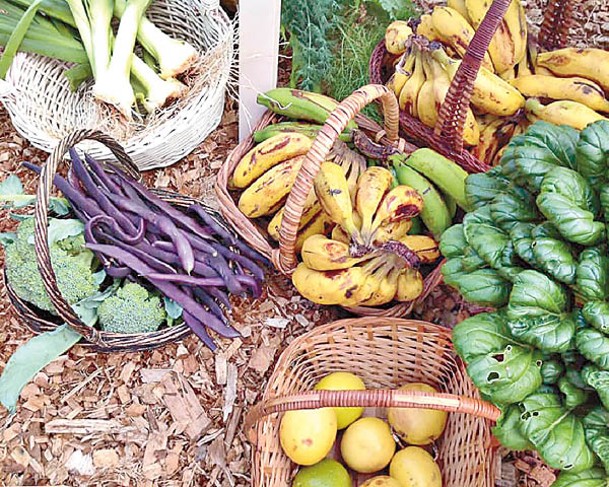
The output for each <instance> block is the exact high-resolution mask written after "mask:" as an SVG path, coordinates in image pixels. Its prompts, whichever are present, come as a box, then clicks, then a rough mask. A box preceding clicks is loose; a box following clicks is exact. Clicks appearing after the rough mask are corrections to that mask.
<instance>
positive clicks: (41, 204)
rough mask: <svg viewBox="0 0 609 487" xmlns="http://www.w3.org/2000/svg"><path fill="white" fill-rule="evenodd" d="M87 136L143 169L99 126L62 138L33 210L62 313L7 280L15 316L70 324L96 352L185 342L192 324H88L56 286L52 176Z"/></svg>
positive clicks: (45, 273) (166, 196) (40, 328)
mask: <svg viewBox="0 0 609 487" xmlns="http://www.w3.org/2000/svg"><path fill="white" fill-rule="evenodd" d="M85 139H90V140H95V141H98V142H101V143H102V144H104V145H106V146H107V147H108V148H109V149H110V150H111V151H112V152H113V154H114V155H115V156H116V158H117V159H118V163H115V164H116V165H117V166H118V167H120V168H121V169H122V170H123V171H126V172H128V173H129V174H130V175H131V176H133V177H136V178H138V179H139V172H138V170H137V168H136V166H135V165H134V164H133V163H132V161H131V159H130V158H129V156H128V155H127V154H126V153H125V151H124V150H123V148H122V147H121V146H120V145H119V144H118V142H116V141H115V140H114V139H112V138H111V137H109V136H107V135H105V134H103V133H101V132H98V131H95V130H80V131H76V132H73V133H72V134H70V135H69V136H67V137H65V138H64V139H62V140H61V141H60V142H59V144H58V145H57V146H56V147H55V149H54V150H53V152H52V153H51V154H50V155H49V157H48V159H47V161H46V164H45V165H44V167H43V169H42V173H41V175H40V184H39V186H38V191H37V201H36V208H35V218H36V224H35V228H36V233H35V248H36V257H37V260H38V267H39V269H40V272H41V275H42V277H43V282H44V285H45V288H46V290H47V292H48V293H49V297H50V298H51V302H52V303H53V305H54V306H55V308H56V310H57V314H58V316H53V315H51V314H50V313H44V312H41V311H40V310H38V308H36V307H34V306H32V305H31V304H30V303H28V302H26V301H24V300H22V299H20V298H19V297H18V296H17V295H16V294H15V293H14V291H13V290H12V289H11V287H10V285H9V284H8V282H7V281H6V279H5V282H6V284H7V285H6V288H7V294H8V297H9V300H10V302H11V304H12V305H13V306H14V308H15V310H16V311H17V316H18V317H19V318H20V319H21V320H22V321H23V322H24V323H25V324H26V325H27V327H28V328H29V329H30V330H32V331H33V332H34V333H42V332H45V331H52V330H54V329H55V328H57V326H59V325H61V324H62V323H67V324H68V325H69V326H70V327H72V328H73V329H74V330H75V331H77V332H78V333H80V334H81V335H82V336H83V339H82V340H81V342H80V343H81V344H82V345H84V346H87V347H91V348H92V349H93V350H96V351H99V352H125V351H130V352H135V351H141V350H150V349H153V348H157V347H161V346H163V345H166V344H168V343H172V342H175V341H177V340H181V339H182V338H184V337H186V336H188V335H189V334H190V333H191V330H190V328H189V327H188V326H187V325H186V324H184V323H183V324H180V325H176V326H172V327H164V328H161V329H159V330H157V331H154V332H150V333H139V334H123V333H111V332H107V331H102V330H98V329H95V328H92V327H90V326H87V325H85V324H84V323H82V321H81V320H80V319H79V318H78V316H77V315H76V313H75V312H74V311H73V309H72V307H71V306H70V305H69V304H68V303H67V302H66V301H65V300H64V298H63V296H62V295H61V292H60V291H59V288H58V287H57V282H56V280H55V274H54V272H53V268H52V267H51V261H50V255H49V248H48V245H47V241H48V240H47V226H48V211H49V197H50V192H51V188H52V187H53V176H54V175H55V172H56V171H57V168H58V166H59V164H60V163H61V162H62V160H63V156H64V154H65V153H66V152H67V151H68V149H69V148H71V147H74V146H75V145H76V144H78V143H79V142H81V141H83V140H85ZM106 167H107V168H108V169H111V167H108V165H107V166H106ZM153 191H154V193H155V194H156V195H158V196H159V197H160V198H162V199H163V200H165V201H167V202H169V203H171V204H172V205H174V206H176V207H178V208H180V207H188V206H189V205H191V204H193V203H198V204H200V205H202V206H204V207H205V208H206V209H207V210H208V211H210V212H212V213H213V214H214V216H216V217H217V218H221V217H220V215H219V214H218V213H217V212H215V211H213V210H212V209H210V208H209V207H208V206H207V205H205V204H204V203H202V202H201V201H198V200H196V199H193V198H190V197H187V196H183V195H179V194H176V193H172V192H168V191H161V190H153ZM5 277H6V276H5Z"/></svg>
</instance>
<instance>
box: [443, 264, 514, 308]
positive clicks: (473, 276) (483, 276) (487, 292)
mask: <svg viewBox="0 0 609 487" xmlns="http://www.w3.org/2000/svg"><path fill="white" fill-rule="evenodd" d="M451 260H452V259H451ZM444 280H445V282H446V283H447V284H448V285H450V286H453V287H455V288H457V289H458V290H459V292H460V293H461V295H462V296H463V298H465V300H466V301H468V302H470V303H476V304H480V305H483V306H494V307H500V306H503V305H505V304H506V303H507V302H508V297H509V294H510V288H511V285H510V283H509V282H508V281H507V280H506V279H504V278H503V277H502V276H501V275H500V274H499V273H498V272H497V271H496V270H494V269H478V270H475V271H473V272H468V273H462V274H453V275H446V274H444Z"/></svg>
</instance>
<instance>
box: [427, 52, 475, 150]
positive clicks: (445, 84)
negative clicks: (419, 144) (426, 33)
mask: <svg viewBox="0 0 609 487" xmlns="http://www.w3.org/2000/svg"><path fill="white" fill-rule="evenodd" d="M429 66H430V69H431V72H432V77H433V97H434V102H435V106H434V111H435V114H436V117H435V120H434V123H433V125H430V126H431V127H433V126H435V124H436V122H437V118H438V113H439V112H440V108H441V106H442V104H443V103H444V100H445V98H446V95H447V93H448V90H449V88H450V83H451V80H450V77H449V75H448V73H447V72H446V70H445V69H444V67H443V66H442V65H441V64H440V63H438V62H437V61H436V60H435V59H433V58H431V56H430V59H429ZM421 121H423V119H421ZM423 123H425V122H424V121H423ZM479 139H480V128H479V127H478V122H476V117H474V113H473V112H472V110H471V108H468V109H467V115H466V119H465V127H464V129H463V141H464V142H465V144H466V145H477V144H478V141H479Z"/></svg>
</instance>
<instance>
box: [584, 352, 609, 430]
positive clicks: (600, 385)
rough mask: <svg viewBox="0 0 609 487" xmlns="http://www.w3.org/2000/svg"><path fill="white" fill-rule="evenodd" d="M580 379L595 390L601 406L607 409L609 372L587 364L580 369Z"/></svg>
mask: <svg viewBox="0 0 609 487" xmlns="http://www.w3.org/2000/svg"><path fill="white" fill-rule="evenodd" d="M581 377H582V379H583V380H584V382H585V383H586V384H588V385H589V386H590V387H592V388H593V389H595V390H596V393H597V394H598V397H599V399H600V400H601V403H602V404H603V406H604V407H606V408H607V407H609V371H607V370H601V369H599V368H598V367H597V366H596V365H592V364H588V365H586V366H585V367H584V368H583V369H582V371H581ZM608 425H609V423H608Z"/></svg>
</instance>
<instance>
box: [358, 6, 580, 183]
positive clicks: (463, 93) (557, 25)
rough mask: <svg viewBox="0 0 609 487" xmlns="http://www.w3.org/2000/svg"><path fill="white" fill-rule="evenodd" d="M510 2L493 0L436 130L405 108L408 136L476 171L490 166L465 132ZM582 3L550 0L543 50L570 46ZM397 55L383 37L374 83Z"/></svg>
mask: <svg viewBox="0 0 609 487" xmlns="http://www.w3.org/2000/svg"><path fill="white" fill-rule="evenodd" d="M510 3H511V0H493V3H492V4H491V7H490V8H489V10H488V12H487V14H486V16H485V18H484V20H483V21H482V23H481V24H480V26H479V27H478V29H477V30H476V33H475V35H474V37H473V38H472V41H471V42H470V45H469V46H468V48H467V51H466V53H465V56H463V62H462V63H461V65H460V66H459V69H458V71H457V73H456V75H455V77H454V79H453V81H452V83H451V85H450V89H449V90H448V94H447V95H446V99H445V101H444V103H443V105H442V107H441V109H440V112H439V114H438V115H439V116H438V122H437V124H436V126H435V127H434V128H430V127H427V126H426V125H424V124H423V123H422V122H421V121H420V120H419V119H417V118H416V117H413V116H412V115H410V114H408V113H406V112H403V111H401V112H400V129H401V130H402V132H403V134H404V136H406V137H408V138H409V139H412V140H414V141H416V142H417V143H423V144H425V145H428V146H429V147H431V148H433V149H435V150H437V151H438V152H440V153H442V154H444V155H445V156H447V157H449V158H450V159H452V160H454V161H455V162H458V163H459V164H461V166H463V168H465V169H466V170H468V171H470V172H484V171H486V170H488V169H490V166H489V165H488V164H487V163H486V162H484V161H480V160H479V159H477V158H476V157H475V156H473V155H472V154H471V153H470V152H468V151H467V150H465V149H464V148H463V130H464V126H465V118H466V114H467V108H468V107H469V104H470V100H471V95H472V92H473V88H474V81H475V80H476V75H477V73H478V71H479V70H480V65H481V63H482V59H483V58H484V54H485V53H486V51H487V50H488V46H489V44H490V42H491V39H492V38H493V35H494V33H495V32H496V31H497V29H498V27H499V24H500V21H501V19H502V18H503V15H504V14H505V12H506V10H507V8H508V6H509V5H510ZM576 4H577V0H548V5H547V8H546V10H545V12H544V19H543V22H542V24H541V26H540V31H539V35H538V38H537V44H538V45H539V47H540V48H541V49H542V50H553V49H558V48H560V47H564V46H566V45H567V41H568V37H569V31H570V30H571V28H572V27H573V23H574V22H575V16H574V12H573V9H574V7H575V5H576ZM396 58H397V57H396V56H394V55H392V54H390V53H389V52H388V51H387V49H386V48H385V41H384V40H381V41H380V42H379V43H378V45H377V46H376V48H375V49H374V51H373V52H372V55H371V57H370V66H369V69H370V80H371V82H372V83H378V84H384V83H386V82H387V81H388V79H389V76H391V74H392V66H393V64H394V63H395V61H396Z"/></svg>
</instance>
